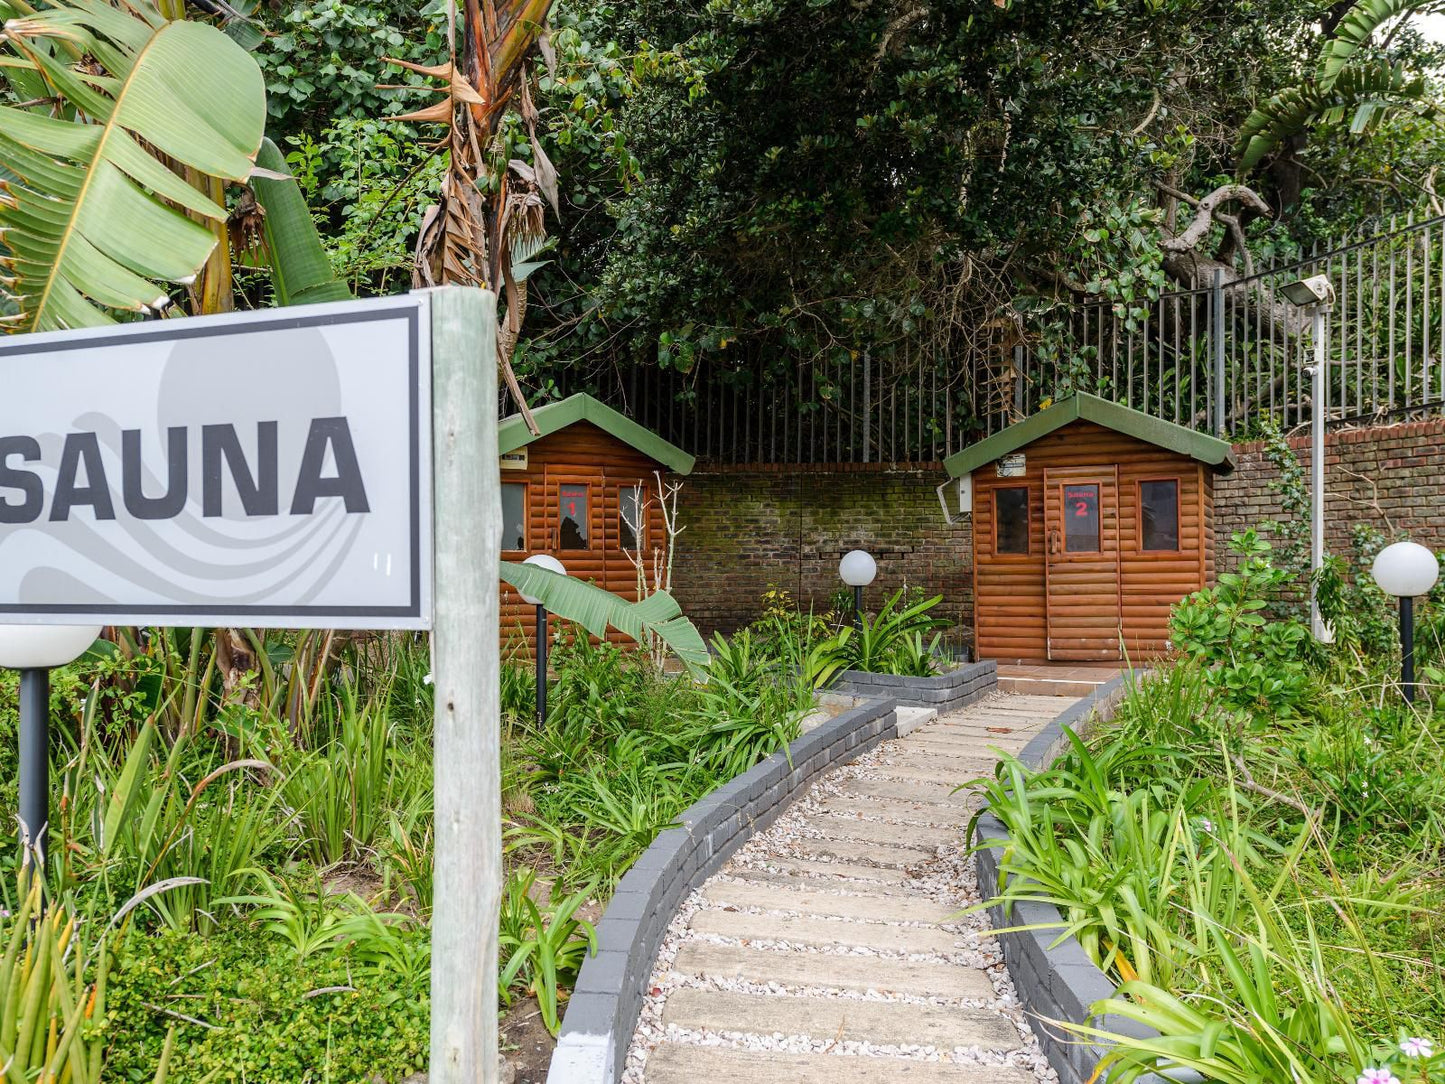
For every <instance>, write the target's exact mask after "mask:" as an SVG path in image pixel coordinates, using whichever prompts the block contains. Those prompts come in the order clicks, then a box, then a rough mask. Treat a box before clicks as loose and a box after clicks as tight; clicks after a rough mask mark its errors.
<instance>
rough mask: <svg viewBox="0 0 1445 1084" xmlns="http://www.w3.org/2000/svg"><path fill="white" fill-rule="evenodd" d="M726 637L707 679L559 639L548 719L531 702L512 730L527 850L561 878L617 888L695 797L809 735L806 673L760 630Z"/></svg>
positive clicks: (520, 848) (514, 834)
mask: <svg viewBox="0 0 1445 1084" xmlns="http://www.w3.org/2000/svg"><path fill="white" fill-rule="evenodd" d="M714 648H715V650H716V651H717V652H718V654H717V658H716V660H715V661H714V662H713V663H712V665H711V666H710V668H709V673H708V676H707V680H706V681H705V682H696V681H694V680H692V679H691V678H690V677H688V676H686V675H680V676H667V675H659V674H657V673H656V672H655V670H654V669H653V668H652V667H651V665H649V664H648V663H647V661H646V660H645V659H642V658H640V657H639V656H637V655H629V654H626V653H624V652H622V651H620V650H619V649H618V648H617V647H615V646H613V645H611V644H608V643H605V642H604V643H595V644H594V643H591V642H590V641H589V640H588V638H587V637H585V636H582V635H576V636H573V637H572V638H571V639H568V640H564V641H561V642H560V643H559V644H558V645H557V646H556V647H555V648H554V649H553V652H552V654H551V662H552V664H553V666H555V668H556V669H555V675H554V677H553V679H552V684H551V689H550V692H549V695H548V719H547V725H546V727H545V728H542V729H538V728H537V726H536V724H535V719H534V718H533V712H532V708H531V704H530V702H525V703H524V704H523V705H522V710H521V711H519V712H518V714H517V716H516V717H515V719H514V722H513V726H512V728H511V731H510V736H511V740H512V741H513V742H514V743H515V748H514V750H513V752H512V753H511V754H510V756H509V760H510V762H511V763H512V764H514V765H517V766H519V770H516V771H515V774H513V775H512V776H511V785H510V787H509V797H508V799H507V801H508V804H509V808H512V809H513V810H514V812H513V813H512V815H511V818H510V821H511V823H510V827H509V828H508V831H507V835H506V838H507V843H508V847H509V849H510V851H511V853H512V854H513V855H514V856H515V857H516V859H518V860H521V861H524V862H526V863H527V864H528V865H531V866H532V867H533V868H536V869H538V870H545V871H549V872H550V873H551V874H552V876H553V878H554V881H553V887H554V889H558V888H560V889H563V890H567V891H576V890H578V889H580V888H581V887H582V886H584V885H588V884H594V885H597V886H600V887H601V888H603V889H610V887H611V886H612V885H615V884H616V882H617V880H618V878H620V877H621V876H622V874H623V873H625V872H626V870H627V869H628V867H629V866H631V864H632V863H633V862H634V861H635V860H636V858H637V856H638V855H639V854H641V853H642V851H643V850H644V849H645V848H646V847H647V846H648V845H649V844H650V843H651V842H652V840H653V838H654V837H655V836H656V835H657V833H658V832H659V831H661V830H662V829H664V828H666V827H668V826H670V825H672V824H674V823H675V822H676V818H677V817H678V815H679V814H681V813H682V811H683V810H685V809H686V808H687V807H688V806H689V805H691V804H692V803H693V802H695V801H697V800H698V799H699V798H701V797H702V796H703V795H705V794H706V793H707V792H708V791H710V790H711V789H712V788H713V787H715V786H717V785H719V784H721V783H723V782H726V781H727V780H728V779H730V778H732V777H733V776H734V775H736V774H737V773H739V772H741V771H745V770H746V769H747V768H749V767H751V766H752V765H753V764H754V763H756V761H757V760H758V759H759V758H761V757H765V756H768V755H770V754H772V753H774V752H777V751H778V750H780V749H782V748H785V747H786V745H787V743H788V742H789V741H791V740H792V739H793V738H795V737H796V736H797V734H798V726H799V723H800V720H801V717H802V714H803V712H804V711H805V710H806V705H809V704H810V703H811V686H807V685H805V684H804V683H803V682H802V681H801V680H800V679H799V676H798V671H797V670H796V669H795V668H792V667H790V666H787V665H785V664H784V663H783V661H782V659H781V657H780V656H778V655H775V654H770V653H769V652H768V651H767V650H766V649H765V648H764V647H763V645H762V644H760V642H759V641H758V640H756V639H754V638H753V637H752V636H751V635H748V634H740V635H739V636H738V637H736V638H735V639H734V640H733V641H732V642H731V643H729V642H728V641H724V640H720V639H719V640H715V641H714ZM520 766H525V767H520ZM506 785H507V781H506V777H505V775H504V786H506Z"/></svg>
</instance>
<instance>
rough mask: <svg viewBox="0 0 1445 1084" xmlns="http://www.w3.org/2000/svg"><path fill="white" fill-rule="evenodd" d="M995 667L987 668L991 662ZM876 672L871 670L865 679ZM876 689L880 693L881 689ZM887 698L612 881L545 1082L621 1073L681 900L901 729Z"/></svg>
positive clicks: (797, 748) (742, 783)
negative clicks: (799, 801) (795, 803)
mask: <svg viewBox="0 0 1445 1084" xmlns="http://www.w3.org/2000/svg"><path fill="white" fill-rule="evenodd" d="M990 665H992V664H990ZM870 676H872V675H870ZM880 694H881V691H880ZM894 708H895V704H894V701H893V700H892V699H886V700H885V699H880V700H871V701H869V702H867V703H865V704H863V705H862V706H861V707H857V708H854V709H853V710H851V711H847V712H844V713H842V714H841V715H838V716H837V717H836V718H833V719H830V720H829V721H827V722H826V723H823V724H821V725H820V726H818V727H816V728H814V729H813V730H810V731H808V733H806V734H804V735H803V736H802V737H800V738H798V739H797V740H796V741H794V742H793V743H792V744H791V745H790V746H789V747H788V751H787V754H786V755H785V754H783V753H774V754H773V755H772V756H770V757H768V758H767V759H766V760H763V761H760V762H759V763H758V764H755V765H754V766H753V767H752V768H750V769H748V770H747V771H746V772H743V773H742V774H741V775H739V776H738V777H737V778H735V779H733V780H732V781H731V782H728V783H725V784H723V785H722V786H721V787H718V788H717V789H716V790H714V791H713V792H712V793H711V794H709V795H708V796H707V797H705V798H703V799H702V800H701V801H699V802H697V803H695V804H694V805H692V806H690V807H689V808H688V809H687V811H686V812H685V813H683V815H682V816H681V817H680V818H679V820H680V821H681V825H680V826H679V827H677V828H669V829H667V830H666V831H663V832H661V833H659V834H658V836H657V838H656V839H655V840H653V842H652V846H650V847H649V848H648V849H647V850H646V851H645V852H644V853H643V855H642V857H641V858H639V859H638V860H637V862H636V864H635V865H634V866H633V867H632V868H631V869H630V870H628V872H627V873H626V874H625V875H624V876H623V878H622V880H621V881H619V882H618V885H617V892H616V893H615V894H614V895H613V897H612V900H611V901H610V902H609V903H608V905H607V910H606V911H605V912H604V913H603V916H602V920H601V922H599V923H598V924H597V952H596V953H595V954H594V955H591V956H589V957H588V958H587V960H586V962H585V963H583V965H582V971H581V973H580V974H579V975H578V977H577V985H576V987H575V988H574V989H573V991H572V997H571V999H570V1000H569V1001H568V1002H567V1011H566V1015H565V1016H564V1017H563V1019H562V1031H561V1034H560V1035H559V1036H558V1040H557V1049H556V1050H555V1051H554V1052H553V1054H552V1064H551V1068H550V1069H549V1071H548V1074H547V1080H548V1084H612V1082H613V1081H615V1080H617V1079H618V1078H619V1077H620V1076H621V1074H622V1064H623V1061H624V1059H625V1058H626V1056H627V1045H628V1042H629V1040H630V1039H631V1036H632V1033H633V1030H634V1029H635V1028H636V1026H637V1019H638V1015H639V1013H640V1012H641V1010H642V1002H643V998H644V996H645V994H646V992H647V990H646V986H647V981H648V979H649V977H650V976H651V974H652V966H653V960H654V959H655V958H656V956H657V949H658V946H659V945H660V944H661V943H662V939H663V937H664V935H665V934H666V933H667V927H668V923H669V922H671V921H672V917H673V914H674V912H675V911H676V910H677V906H678V904H679V903H680V902H681V901H682V900H683V899H685V898H686V897H687V895H688V894H689V893H690V892H691V891H692V890H693V889H694V888H696V887H697V886H698V885H700V884H702V883H703V882H704V881H706V880H707V879H708V878H709V877H711V876H712V874H713V873H715V872H716V871H717V869H718V868H719V867H720V866H721V865H722V864H723V863H724V862H725V861H727V859H728V858H729V857H730V856H731V855H732V854H733V852H734V851H736V850H737V849H738V848H739V847H740V846H742V844H743V843H745V842H746V841H747V840H748V839H749V838H750V837H751V836H752V835H753V834H754V833H755V832H758V831H760V830H762V829H764V828H766V827H768V826H769V825H770V824H772V823H773V821H774V820H776V819H777V818H778V816H779V815H780V814H781V813H782V812H783V810H784V809H785V808H786V807H787V806H788V804H789V803H790V802H791V801H792V800H793V799H794V798H795V797H797V795H799V794H800V793H802V792H803V791H804V790H805V789H806V788H807V787H808V785H809V784H810V783H812V781H813V780H814V779H815V778H816V777H817V776H818V775H819V773H821V772H823V771H826V770H827V769H828V768H831V767H833V766H834V765H836V764H841V763H844V762H845V761H848V760H851V759H853V758H854V757H856V756H858V755H859V754H860V753H864V752H866V751H867V750H869V749H871V748H872V747H873V746H875V745H877V744H878V743H879V742H881V741H883V740H885V739H887V738H891V737H893V736H894V735H895V733H896V730H897V719H896V715H895V712H894Z"/></svg>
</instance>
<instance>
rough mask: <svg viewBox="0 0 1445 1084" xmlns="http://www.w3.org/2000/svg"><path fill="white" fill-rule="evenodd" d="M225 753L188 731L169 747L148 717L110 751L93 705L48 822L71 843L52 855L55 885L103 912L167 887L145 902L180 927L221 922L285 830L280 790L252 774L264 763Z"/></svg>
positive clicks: (203, 929) (198, 928) (202, 927)
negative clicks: (227, 903) (222, 910)
mask: <svg viewBox="0 0 1445 1084" xmlns="http://www.w3.org/2000/svg"><path fill="white" fill-rule="evenodd" d="M218 752H219V750H215V749H213V748H209V749H208V748H207V747H206V745H205V744H204V743H198V742H196V741H195V740H194V739H192V738H191V737H190V736H189V735H182V736H181V737H179V738H178V739H177V740H176V741H175V742H174V744H173V745H172V746H171V747H170V749H168V750H167V749H165V748H163V746H162V745H161V743H160V741H159V740H158V739H157V737H156V731H155V728H154V726H153V724H152V723H150V722H149V721H147V722H146V723H145V724H143V725H142V727H141V728H140V731H139V733H138V735H137V738H136V740H135V742H134V743H133V744H130V745H128V746H126V745H121V746H120V747H119V749H118V750H116V751H115V752H112V751H111V749H109V748H108V747H107V745H106V743H105V742H104V741H103V740H101V736H100V734H99V732H98V729H97V709H96V701H95V700H92V701H90V702H88V703H87V705H86V710H85V717H84V723H83V728H82V730H81V734H80V742H79V744H78V747H77V748H76V750H75V752H74V755H73V756H72V757H71V759H70V760H69V762H68V763H67V764H66V766H65V768H64V769H63V772H62V774H61V779H62V780H63V783H62V790H63V795H64V797H63V800H62V802H61V808H60V810H59V814H60V815H59V816H58V817H57V818H56V819H54V820H52V822H51V824H52V825H53V826H54V827H55V828H58V829H59V831H58V833H57V834H58V835H59V836H60V838H62V839H64V840H66V842H67V846H66V847H65V848H64V849H63V850H61V851H60V853H59V854H56V853H55V849H53V850H52V853H51V856H50V857H51V863H50V875H51V881H52V884H53V885H54V886H55V887H56V889H57V890H58V891H67V890H71V889H75V890H79V891H83V892H85V893H86V894H87V895H88V896H89V897H90V899H91V900H92V901H93V903H92V906H93V907H96V908H104V907H114V906H117V905H118V904H119V902H120V901H121V900H123V899H125V898H126V897H128V896H130V895H132V894H138V893H143V892H144V891H145V890H146V889H147V888H149V887H150V886H152V885H155V884H160V883H170V884H172V885H173V887H172V888H171V889H170V890H169V891H167V892H164V893H161V894H159V895H155V896H150V897H148V898H147V899H146V907H147V908H148V909H149V910H151V911H153V912H154V913H155V914H156V916H157V917H158V918H159V919H160V920H161V921H162V922H164V923H165V924H167V925H169V926H171V927H173V928H176V929H191V930H196V931H198V932H206V931H209V930H210V929H212V928H214V925H215V907H216V898H217V897H218V896H221V895H223V894H224V893H226V892H227V891H229V890H230V889H231V888H232V887H233V882H234V881H235V879H236V878H237V877H238V876H240V875H241V873H242V871H244V870H245V869H247V868H248V867H250V866H251V865H253V864H254V863H255V862H256V861H257V860H258V859H259V858H260V857H261V856H262V855H264V854H266V852H267V851H268V850H269V849H270V848H271V847H272V846H274V845H275V844H276V843H278V842H279V841H280V839H281V838H282V835H283V832H284V828H283V825H282V823H281V821H280V820H279V818H277V817H276V816H274V809H275V805H276V799H277V797H278V795H277V792H276V791H275V790H274V789H267V788H265V787H264V786H262V785H261V784H260V783H259V782H258V781H257V780H256V779H255V778H254V776H252V775H250V774H249V773H251V772H254V771H255V770H257V769H264V768H265V767H266V765H265V764H264V762H260V761H253V760H226V761H223V760H222V759H221V757H219V756H217V755H215V754H216V753H218ZM208 754H209V755H208Z"/></svg>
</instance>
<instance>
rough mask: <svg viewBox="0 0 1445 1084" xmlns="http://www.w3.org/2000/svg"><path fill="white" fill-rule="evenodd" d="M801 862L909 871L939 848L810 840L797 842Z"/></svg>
mask: <svg viewBox="0 0 1445 1084" xmlns="http://www.w3.org/2000/svg"><path fill="white" fill-rule="evenodd" d="M793 848H794V853H796V854H797V856H798V857H799V858H831V859H833V860H834V861H836V862H851V863H854V864H856V865H863V866H867V865H874V866H886V867H888V868H889V869H910V868H912V867H913V866H918V865H922V864H923V863H924V862H926V861H928V860H929V859H930V858H932V857H934V855H935V854H936V853H937V851H938V848H937V847H929V846H926V845H922V844H920V845H919V846H911V845H909V844H907V843H889V844H882V843H855V842H853V841H852V840H847V839H811V838H803V839H798V840H796V841H794V843H793Z"/></svg>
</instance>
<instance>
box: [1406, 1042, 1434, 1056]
mask: <svg viewBox="0 0 1445 1084" xmlns="http://www.w3.org/2000/svg"><path fill="white" fill-rule="evenodd" d="M1400 1053H1402V1054H1404V1055H1405V1057H1407V1058H1428V1057H1430V1056H1431V1055H1433V1054H1434V1053H1435V1043H1434V1042H1433V1041H1432V1040H1430V1039H1405V1040H1404V1041H1403V1042H1401V1043H1400Z"/></svg>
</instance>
